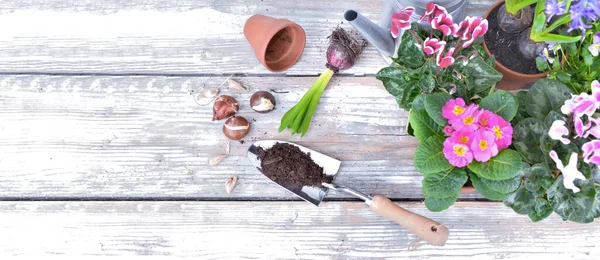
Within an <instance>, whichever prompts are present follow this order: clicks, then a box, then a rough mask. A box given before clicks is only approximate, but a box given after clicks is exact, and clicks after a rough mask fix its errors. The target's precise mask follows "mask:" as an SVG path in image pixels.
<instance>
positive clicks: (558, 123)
mask: <svg viewBox="0 0 600 260" xmlns="http://www.w3.org/2000/svg"><path fill="white" fill-rule="evenodd" d="M548 135H549V136H550V138H552V139H553V140H559V141H561V142H562V143H563V144H569V143H571V140H569V138H565V137H564V136H567V137H568V136H569V129H567V127H566V126H565V121H562V120H555V121H554V122H552V126H550V130H549V131H548Z"/></svg>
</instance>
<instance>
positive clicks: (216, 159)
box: [208, 154, 227, 166]
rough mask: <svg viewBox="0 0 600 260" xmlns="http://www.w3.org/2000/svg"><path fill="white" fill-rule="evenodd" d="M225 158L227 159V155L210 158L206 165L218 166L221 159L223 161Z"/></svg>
mask: <svg viewBox="0 0 600 260" xmlns="http://www.w3.org/2000/svg"><path fill="white" fill-rule="evenodd" d="M225 157H227V154H219V155H214V156H211V157H209V158H208V165H210V166H215V165H217V164H219V163H220V162H221V161H223V159H225Z"/></svg>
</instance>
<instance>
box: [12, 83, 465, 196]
mask: <svg viewBox="0 0 600 260" xmlns="http://www.w3.org/2000/svg"><path fill="white" fill-rule="evenodd" d="M223 79H224V77H212V78H196V77H149V76H148V77H146V76H128V77H97V76H42V75H33V76H31V75H17V76H0V111H1V113H0V147H2V149H0V172H2V174H0V196H1V197H10V198H19V197H26V198H46V197H50V198H69V197H75V198H108V197H112V198H115V197H118V198H142V197H154V198H177V197H186V198H212V199H217V198H220V199H227V197H226V194H225V189H224V183H225V181H226V180H227V179H228V178H229V177H230V176H233V175H236V176H238V177H239V180H238V187H237V188H236V191H235V192H233V194H232V197H233V198H243V199H292V198H295V197H294V196H292V195H291V194H288V193H286V192H284V191H283V190H282V189H281V188H279V187H278V186H277V185H274V184H272V183H271V182H270V181H269V180H268V179H267V178H265V177H263V176H262V175H261V174H260V173H259V172H258V171H257V170H256V169H255V168H254V167H252V166H251V165H250V164H249V161H248V160H247V158H246V151H247V148H248V147H249V145H250V144H251V142H253V141H257V140H265V139H280V140H287V141H294V142H298V143H300V144H303V145H306V146H308V147H311V148H313V149H316V150H318V151H321V152H323V153H326V154H328V155H331V156H333V157H336V158H338V159H341V160H343V164H342V168H341V170H340V172H339V173H338V176H339V177H338V178H337V179H336V181H337V182H339V183H341V184H347V185H351V186H354V187H355V188H356V189H359V190H362V191H364V192H366V193H379V194H385V195H388V196H391V197H392V198H421V197H422V195H421V188H420V183H421V174H419V173H418V172H416V171H415V170H414V168H413V166H412V158H413V152H414V149H415V147H416V145H417V141H416V139H414V138H413V137H410V136H407V135H406V132H405V128H406V123H407V113H405V112H403V111H402V110H401V109H400V108H398V106H397V104H396V103H395V101H394V98H393V97H392V96H390V95H389V94H388V93H387V91H386V90H385V89H383V87H382V86H381V83H380V82H379V81H378V80H376V79H374V78H370V77H369V78H361V77H358V78H357V77H352V78H351V77H335V78H334V79H333V80H332V82H330V84H329V87H328V89H327V90H326V91H325V93H324V95H323V98H322V99H321V103H320V104H319V107H318V110H317V112H316V116H315V117H314V120H313V123H312V126H311V129H310V130H309V133H308V134H307V135H306V136H305V137H304V138H300V137H299V136H293V137H292V136H290V135H289V133H288V132H282V133H278V132H277V128H278V126H279V120H280V118H281V116H282V115H283V114H284V113H285V111H286V109H289V108H291V106H293V105H294V104H295V103H296V102H297V101H298V100H299V99H300V98H301V96H302V95H303V94H304V93H305V91H306V90H307V89H308V87H309V86H310V85H312V83H313V82H314V81H315V78H313V77H297V78H286V77H248V78H236V79H237V80H239V81H240V82H243V83H244V84H246V85H248V86H250V87H251V88H252V90H251V91H249V92H240V91H237V90H227V89H225V88H223V89H222V94H229V95H232V96H234V97H235V98H237V99H238V102H239V103H240V104H241V111H240V112H239V115H242V116H245V117H247V118H248V119H249V120H250V121H251V122H252V130H251V132H250V134H249V135H248V136H247V137H246V138H244V141H245V142H244V143H243V144H242V143H240V142H237V141H235V142H231V146H232V149H231V156H229V157H228V158H226V159H225V160H224V161H223V162H222V163H221V164H220V165H218V166H214V167H209V166H208V165H207V158H208V157H209V156H210V155H212V154H214V153H217V152H219V153H220V152H222V151H223V148H222V147H221V146H219V141H220V140H222V139H224V137H223V135H222V134H221V128H222V123H223V121H221V122H212V121H211V118H212V105H209V106H204V107H202V106H199V105H198V104H196V103H195V102H194V101H193V95H192V94H193V91H194V92H195V91H197V89H198V87H199V86H201V85H202V84H205V85H206V86H218V85H219V84H220V83H221V81H222V80H223ZM271 89H272V90H274V91H276V92H286V93H274V95H275V96H276V99H277V108H276V110H275V111H273V112H271V113H269V114H258V113H255V112H253V111H252V110H251V109H250V108H249V105H248V104H247V103H248V102H249V99H250V95H251V94H252V93H254V92H255V91H257V90H271ZM329 197H330V198H342V197H347V195H345V194H335V193H332V194H330V196H329ZM466 197H477V195H476V194H470V195H466Z"/></svg>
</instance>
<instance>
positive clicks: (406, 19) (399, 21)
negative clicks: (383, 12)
mask: <svg viewBox="0 0 600 260" xmlns="http://www.w3.org/2000/svg"><path fill="white" fill-rule="evenodd" d="M414 13H415V9H414V8H412V7H405V8H403V9H402V10H400V11H398V12H395V13H393V14H392V25H391V26H390V32H391V33H392V36H393V37H394V38H397V37H398V35H399V34H400V31H399V30H407V29H410V17H411V16H412V15H413V14H414Z"/></svg>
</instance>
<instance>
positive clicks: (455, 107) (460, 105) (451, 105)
mask: <svg viewBox="0 0 600 260" xmlns="http://www.w3.org/2000/svg"><path fill="white" fill-rule="evenodd" d="M466 109H467V107H466V106H465V101H464V100H463V99H462V98H456V99H450V100H448V102H446V104H445V105H444V106H443V107H442V116H443V117H444V118H446V119H448V124H454V121H456V120H459V119H460V116H461V115H462V114H463V113H464V112H465V110H466Z"/></svg>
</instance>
